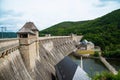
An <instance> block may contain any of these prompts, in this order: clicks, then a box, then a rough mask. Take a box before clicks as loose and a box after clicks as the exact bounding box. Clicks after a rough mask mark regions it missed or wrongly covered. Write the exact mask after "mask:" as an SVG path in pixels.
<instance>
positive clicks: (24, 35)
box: [20, 34, 28, 38]
mask: <svg viewBox="0 0 120 80" xmlns="http://www.w3.org/2000/svg"><path fill="white" fill-rule="evenodd" d="M20 38H28V34H20Z"/></svg>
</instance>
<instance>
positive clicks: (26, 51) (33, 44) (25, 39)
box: [17, 22, 39, 71]
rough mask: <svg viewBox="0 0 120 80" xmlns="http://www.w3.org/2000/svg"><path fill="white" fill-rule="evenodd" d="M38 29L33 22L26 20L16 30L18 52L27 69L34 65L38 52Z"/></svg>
mask: <svg viewBox="0 0 120 80" xmlns="http://www.w3.org/2000/svg"><path fill="white" fill-rule="evenodd" d="M38 33H39V31H38V29H37V28H36V26H35V25H34V23H33V22H27V23H26V24H25V25H24V26H23V27H22V28H21V29H20V30H19V31H18V32H17V34H18V38H19V44H20V53H21V56H22V58H23V61H24V64H25V66H26V67H27V69H28V70H29V71H31V70H32V69H33V68H34V66H35V59H36V57H37V55H38V53H39V45H38Z"/></svg>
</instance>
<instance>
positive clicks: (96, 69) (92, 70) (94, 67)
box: [70, 56, 108, 77]
mask: <svg viewBox="0 0 120 80" xmlns="http://www.w3.org/2000/svg"><path fill="white" fill-rule="evenodd" d="M70 58H71V59H72V60H73V61H74V62H75V63H76V64H78V65H80V64H81V60H80V59H78V58H75V57H73V56H70ZM83 70H84V71H85V72H87V73H88V75H89V76H90V77H92V76H94V75H95V74H96V73H101V72H102V71H108V69H107V68H106V67H105V66H104V64H103V63H102V62H101V61H100V60H99V59H94V58H83Z"/></svg>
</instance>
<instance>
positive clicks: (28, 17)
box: [0, 0, 120, 30]
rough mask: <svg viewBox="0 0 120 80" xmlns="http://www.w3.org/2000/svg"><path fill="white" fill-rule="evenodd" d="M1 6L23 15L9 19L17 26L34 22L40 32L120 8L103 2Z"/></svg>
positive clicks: (18, 1) (25, 1)
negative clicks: (16, 21) (57, 24)
mask: <svg viewBox="0 0 120 80" xmlns="http://www.w3.org/2000/svg"><path fill="white" fill-rule="evenodd" d="M1 4H2V5H1V7H2V9H3V10H5V11H8V10H12V11H14V12H15V13H22V16H18V17H19V18H16V16H12V17H13V18H10V17H7V19H8V18H10V19H11V20H12V19H14V20H18V21H19V23H14V24H15V25H17V24H21V25H24V23H25V22H26V21H33V22H34V23H35V25H36V26H37V27H38V28H39V29H40V30H42V29H45V28H47V27H50V26H51V25H54V24H56V23H59V22H62V21H81V20H88V19H94V18H97V17H100V16H102V15H104V14H106V13H108V12H110V11H112V10H115V9H118V8H120V3H118V2H115V1H106V2H105V1H102V0H12V1H11V0H3V1H2V3H1ZM111 5H112V6H111ZM15 18H16V19H15ZM0 21H1V19H0ZM21 25H17V26H21ZM21 27H22V26H21ZM17 29H18V27H17Z"/></svg>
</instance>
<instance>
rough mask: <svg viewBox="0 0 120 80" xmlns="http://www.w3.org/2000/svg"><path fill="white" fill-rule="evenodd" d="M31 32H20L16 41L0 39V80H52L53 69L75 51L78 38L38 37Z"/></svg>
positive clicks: (79, 37)
mask: <svg viewBox="0 0 120 80" xmlns="http://www.w3.org/2000/svg"><path fill="white" fill-rule="evenodd" d="M27 26H28V27H30V26H34V25H33V24H31V23H30V25H28V24H27ZM24 27H26V25H25V26H24ZM31 28H32V29H34V28H33V27H31ZM33 31H35V33H36V34H33V32H32V33H29V32H28V34H26V32H25V33H23V32H22V31H21V32H20V33H19V38H16V39H6V40H0V80H52V78H53V76H55V75H56V72H55V68H54V66H55V65H56V64H57V63H59V62H60V61H61V60H62V59H63V58H64V57H65V56H67V55H69V54H70V53H71V52H72V51H73V50H75V49H76V47H75V44H77V42H78V41H79V40H80V39H81V38H82V36H51V37H40V38H39V37H38V32H36V30H35V29H34V30H33ZM3 44H4V45H3ZM13 45H14V46H13Z"/></svg>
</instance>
